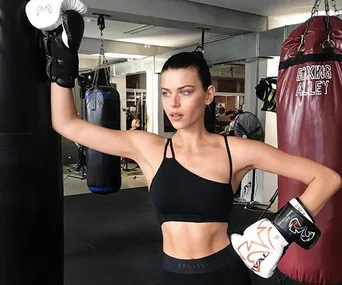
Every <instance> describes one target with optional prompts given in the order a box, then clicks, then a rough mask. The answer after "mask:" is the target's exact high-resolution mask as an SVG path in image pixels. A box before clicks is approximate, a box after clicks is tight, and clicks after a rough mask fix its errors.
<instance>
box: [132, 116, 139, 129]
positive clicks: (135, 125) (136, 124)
mask: <svg viewBox="0 0 342 285" xmlns="http://www.w3.org/2000/svg"><path fill="white" fill-rule="evenodd" d="M139 128H140V120H139V119H133V120H132V123H131V131H134V130H137V129H139Z"/></svg>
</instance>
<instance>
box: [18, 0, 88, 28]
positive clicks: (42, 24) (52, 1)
mask: <svg viewBox="0 0 342 285" xmlns="http://www.w3.org/2000/svg"><path fill="white" fill-rule="evenodd" d="M67 10H74V11H76V12H78V13H79V14H81V15H83V14H85V13H86V12H87V7H86V6H85V5H84V4H83V3H82V2H81V1H79V0H31V1H29V2H28V3H27V4H26V7H25V12H26V15H27V18H28V20H29V21H30V23H31V24H32V26H34V27H35V28H37V29H39V30H43V31H52V30H54V29H56V28H57V27H59V26H60V25H61V24H62V17H61V15H62V14H63V13H64V12H65V11H67Z"/></svg>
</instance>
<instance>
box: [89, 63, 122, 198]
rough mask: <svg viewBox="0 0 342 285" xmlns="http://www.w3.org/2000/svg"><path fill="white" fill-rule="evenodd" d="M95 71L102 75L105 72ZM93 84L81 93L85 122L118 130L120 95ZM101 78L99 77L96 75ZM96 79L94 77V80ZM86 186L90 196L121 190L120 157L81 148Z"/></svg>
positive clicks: (113, 90) (109, 87) (110, 88)
mask: <svg viewBox="0 0 342 285" xmlns="http://www.w3.org/2000/svg"><path fill="white" fill-rule="evenodd" d="M98 72H101V73H102V72H104V73H106V72H107V70H106V69H100V70H99V71H98ZM94 76H95V84H93V86H92V87H91V88H90V89H88V90H87V91H86V93H85V98H84V100H85V119H86V120H87V121H88V122H90V123H93V124H96V125H99V126H102V127H105V128H108V129H112V130H120V94H119V92H118V91H117V90H115V89H114V88H112V87H111V86H109V84H108V86H105V85H98V84H97V82H96V81H97V79H96V77H97V76H98V75H97V74H96V72H95V75H94ZM100 76H101V75H100ZM97 78H98V77H97ZM84 154H85V156H86V168H87V185H88V189H89V190H90V191H91V192H92V193H96V194H111V193H115V192H117V191H119V190H120V188H121V184H122V181H121V163H120V157H118V156H113V155H109V154H105V153H102V152H99V151H96V150H93V149H90V148H85V150H84Z"/></svg>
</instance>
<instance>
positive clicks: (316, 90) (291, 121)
mask: <svg viewBox="0 0 342 285" xmlns="http://www.w3.org/2000/svg"><path fill="white" fill-rule="evenodd" d="M326 19H327V18H326V17H325V16H316V17H313V20H312V23H311V24H310V25H309V29H308V30H307V32H306V33H305V30H306V28H307V24H308V23H304V24H302V25H300V26H299V27H298V28H297V29H295V30H294V31H293V32H292V33H290V35H289V37H288V38H287V39H286V40H285V42H284V43H283V47H282V50H281V56H280V65H279V72H278V83H277V133H278V147H279V149H280V150H283V151H285V152H288V153H291V154H294V155H298V156H302V157H305V158H308V159H311V160H313V161H316V162H318V163H320V164H323V165H325V166H327V167H329V168H332V169H333V170H335V171H336V172H338V173H339V174H340V175H341V174H342V147H341V142H342V132H341V129H342V64H341V61H342V33H341V31H342V21H341V20H340V19H339V18H337V17H330V20H329V21H330V22H329V26H330V30H331V34H330V37H331V40H332V41H326V40H327V38H328V30H327V28H326ZM304 33H305V36H304V41H301V39H302V35H304ZM301 43H302V45H301ZM300 47H301V48H300ZM278 183H279V201H278V202H279V208H281V207H282V206H284V205H285V204H286V203H287V202H288V201H289V200H290V199H291V198H293V197H298V196H300V195H301V194H302V193H303V192H304V191H305V189H306V187H307V186H306V185H304V184H303V183H300V182H298V181H295V180H291V179H287V178H284V177H279V180H278ZM322 191H324V189H322ZM315 223H316V224H317V226H318V227H319V228H320V229H321V231H322V235H321V237H320V239H319V240H318V242H317V243H316V245H315V246H314V247H313V248H312V249H311V250H304V249H302V248H300V247H299V246H298V245H297V244H292V245H291V246H290V247H289V249H288V250H287V252H286V254H285V255H284V257H283V258H282V260H281V262H280V264H279V267H278V268H279V270H280V271H281V272H282V273H284V274H285V275H287V276H288V277H290V278H291V279H294V280H296V281H299V282H303V283H305V284H315V285H323V284H324V285H329V284H337V283H339V282H342V267H341V256H342V242H341V237H342V191H339V192H338V193H337V194H336V195H334V196H333V198H332V199H331V200H330V201H329V202H328V203H327V204H326V206H325V207H324V209H323V210H322V211H321V212H320V213H319V214H318V215H317V216H316V217H315Z"/></svg>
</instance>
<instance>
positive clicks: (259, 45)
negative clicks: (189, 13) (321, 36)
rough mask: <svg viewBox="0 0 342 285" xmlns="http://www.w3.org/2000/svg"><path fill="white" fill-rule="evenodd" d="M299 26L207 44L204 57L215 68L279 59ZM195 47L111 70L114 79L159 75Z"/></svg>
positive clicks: (117, 66)
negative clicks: (171, 59)
mask: <svg viewBox="0 0 342 285" xmlns="http://www.w3.org/2000/svg"><path fill="white" fill-rule="evenodd" d="M297 27H298V25H291V26H285V27H281V28H276V29H274V30H269V31H264V32H260V33H252V34H248V35H242V36H236V37H232V38H229V39H226V40H222V41H218V42H213V43H208V44H206V45H205V58H206V60H207V62H208V64H209V65H214V64H220V63H225V62H232V61H239V60H246V59H247V60H248V59H250V60H251V59H255V58H258V57H260V56H263V57H273V56H279V55H280V52H281V46H282V44H283V42H284V40H285V39H286V38H287V37H288V35H289V34H290V33H291V32H292V31H293V30H294V29H295V28H297ZM265 43H269V44H268V45H267V44H265ZM195 48H196V47H195V46H191V47H187V48H184V49H180V50H174V51H172V52H166V53H163V54H159V55H156V56H151V57H147V58H145V59H141V60H134V61H132V62H125V63H119V64H115V65H113V68H112V72H113V76H116V75H122V74H131V73H138V72H145V71H147V70H153V71H154V72H155V73H159V72H160V71H161V68H162V66H163V64H164V63H165V61H166V60H167V59H168V58H169V57H170V56H171V55H173V54H175V53H178V52H182V51H194V50H195Z"/></svg>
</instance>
